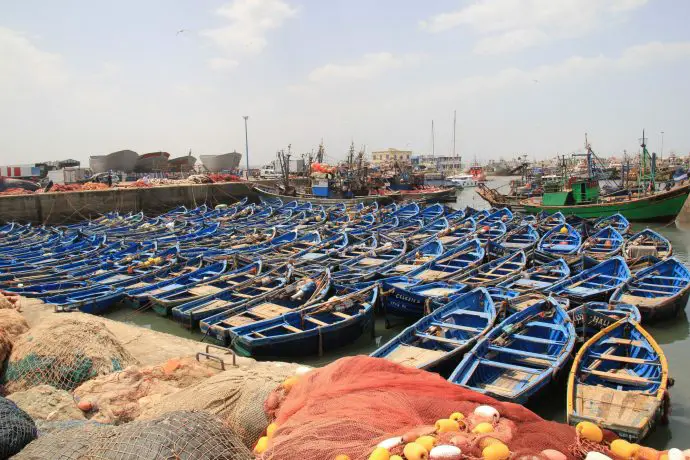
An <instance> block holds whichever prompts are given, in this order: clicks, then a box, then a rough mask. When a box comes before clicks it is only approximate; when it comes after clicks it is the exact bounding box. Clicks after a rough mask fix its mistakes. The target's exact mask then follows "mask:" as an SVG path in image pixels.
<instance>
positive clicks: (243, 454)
mask: <svg viewBox="0 0 690 460" xmlns="http://www.w3.org/2000/svg"><path fill="white" fill-rule="evenodd" d="M15 458H16V459H18V460H39V459H41V460H42V459H46V458H60V459H63V460H77V459H86V458H88V459H91V460H101V459H102V460H105V459H108V460H115V459H118V460H124V459H127V460H168V459H185V460H206V459H233V460H250V459H252V458H253V457H252V455H251V453H250V452H249V449H248V448H247V447H245V446H244V445H243V444H242V442H240V440H239V439H238V438H237V436H236V435H235V433H233V431H232V430H231V429H230V428H228V427H227V426H226V425H225V424H223V422H221V421H220V420H219V419H217V418H216V417H214V416H212V415H210V414H207V413H203V412H188V411H179V412H172V413H169V414H166V415H164V416H163V417H160V418H158V419H155V420H150V421H137V422H131V423H127V424H124V425H120V426H112V425H97V424H80V425H78V426H75V427H74V428H69V429H66V430H55V431H53V432H51V433H49V434H46V435H45V436H41V437H40V438H38V439H37V440H35V441H33V442H32V443H31V444H29V445H28V446H26V447H25V448H24V450H22V451H21V452H20V453H19V455H17V456H16V457H15Z"/></svg>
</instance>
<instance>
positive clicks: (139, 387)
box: [74, 357, 220, 424]
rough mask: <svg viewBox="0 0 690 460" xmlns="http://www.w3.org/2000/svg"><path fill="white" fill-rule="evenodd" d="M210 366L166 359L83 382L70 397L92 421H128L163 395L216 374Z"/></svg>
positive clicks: (195, 362) (192, 359)
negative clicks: (72, 397) (154, 363)
mask: <svg viewBox="0 0 690 460" xmlns="http://www.w3.org/2000/svg"><path fill="white" fill-rule="evenodd" d="M214 366H215V364H213V362H211V361H204V362H203V363H201V362H199V361H197V360H196V359H194V358H193V357H188V358H179V359H170V360H168V361H167V362H165V363H164V364H162V365H160V366H149V367H139V366H129V367H127V368H126V369H125V370H123V371H122V372H116V373H112V374H108V375H103V376H99V377H96V378H93V379H91V380H89V381H87V382H84V383H83V384H82V385H80V386H79V387H78V388H77V389H76V390H74V397H75V399H77V400H78V401H79V403H80V406H81V407H84V408H86V409H90V414H89V418H90V419H91V420H93V421H96V422H100V423H116V424H117V423H122V422H129V421H131V420H134V419H135V418H137V417H138V416H139V415H140V413H141V411H142V410H143V409H146V408H148V407H151V406H154V405H156V404H157V403H158V401H160V400H161V399H162V398H163V397H165V396H166V395H171V394H174V393H177V392H178V391H180V389H182V388H187V387H189V386H192V385H194V384H197V383H199V382H201V381H204V380H206V379H208V378H209V377H211V376H213V375H216V374H217V373H219V372H220V369H218V368H217V367H214Z"/></svg>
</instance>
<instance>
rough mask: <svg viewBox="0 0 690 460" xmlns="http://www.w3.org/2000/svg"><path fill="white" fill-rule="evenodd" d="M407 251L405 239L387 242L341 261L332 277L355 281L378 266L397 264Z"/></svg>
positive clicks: (349, 281) (350, 281)
mask: <svg viewBox="0 0 690 460" xmlns="http://www.w3.org/2000/svg"><path fill="white" fill-rule="evenodd" d="M406 252H407V241H406V240H397V241H393V242H390V241H389V242H387V243H384V244H382V245H380V246H379V247H377V248H375V249H373V250H371V251H369V252H368V253H366V254H363V255H361V256H359V257H356V258H353V259H352V260H349V261H347V262H345V263H343V264H342V265H341V266H340V267H339V269H338V270H337V271H334V272H333V278H334V279H336V280H338V279H340V278H342V279H343V280H347V282H348V283H352V282H357V280H359V279H363V278H364V277H365V276H367V275H369V274H370V273H372V272H374V271H376V270H378V269H379V268H383V267H388V266H391V265H394V264H397V263H398V262H400V260H402V258H403V257H404V256H405V253H406Z"/></svg>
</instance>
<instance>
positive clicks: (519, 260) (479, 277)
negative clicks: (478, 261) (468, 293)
mask: <svg viewBox="0 0 690 460" xmlns="http://www.w3.org/2000/svg"><path fill="white" fill-rule="evenodd" d="M526 264H527V256H526V255H525V252H524V251H517V252H513V253H510V254H506V255H505V256H503V257H499V258H498V259H495V260H492V261H491V262H487V263H485V264H483V265H480V266H478V267H477V268H474V269H472V270H470V271H469V272H466V273H465V274H463V275H462V276H460V277H459V278H458V281H459V282H461V283H464V284H467V285H468V286H472V287H481V286H495V285H496V284H498V283H500V282H501V281H505V280H507V279H509V278H512V277H513V276H515V275H517V274H519V273H520V272H521V271H522V270H523V269H524V268H525V265H526Z"/></svg>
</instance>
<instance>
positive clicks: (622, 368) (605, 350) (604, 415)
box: [567, 318, 668, 442]
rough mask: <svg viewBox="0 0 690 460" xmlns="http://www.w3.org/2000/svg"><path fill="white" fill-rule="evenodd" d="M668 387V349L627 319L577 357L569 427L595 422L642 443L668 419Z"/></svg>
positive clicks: (570, 380)
mask: <svg viewBox="0 0 690 460" xmlns="http://www.w3.org/2000/svg"><path fill="white" fill-rule="evenodd" d="M667 388H668V362H667V361H666V356H665V355H664V352H663V350H662V349H661V347H660V346H659V344H657V343H656V341H655V340H654V339H653V338H652V336H651V335H650V334H649V333H648V332H647V331H645V330H644V329H643V328H642V327H641V326H640V324H639V323H637V322H636V321H634V320H632V319H630V318H625V319H623V320H621V321H618V322H616V323H614V324H611V325H610V326H608V327H606V328H604V329H602V330H601V331H599V333H597V334H596V335H595V336H594V337H592V338H591V339H589V340H588V341H587V342H586V343H585V344H584V345H583V346H582V348H581V349H580V351H579V352H578V354H577V356H575V360H574V362H573V366H572V369H571V371H570V376H569V378H568V390H567V419H568V423H569V424H571V425H576V424H578V423H580V422H583V421H588V422H593V423H595V424H596V425H598V426H600V427H601V428H604V429H607V430H611V431H613V432H614V433H616V434H617V435H618V436H620V437H622V438H624V439H627V440H628V441H632V442H638V441H639V440H641V439H643V438H644V437H645V436H646V435H647V434H649V433H650V431H651V430H653V429H654V426H655V425H656V423H657V422H658V421H659V420H660V419H661V417H662V415H663V414H664V412H665V408H664V406H665V399H666V398H667V394H666V393H667Z"/></svg>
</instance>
